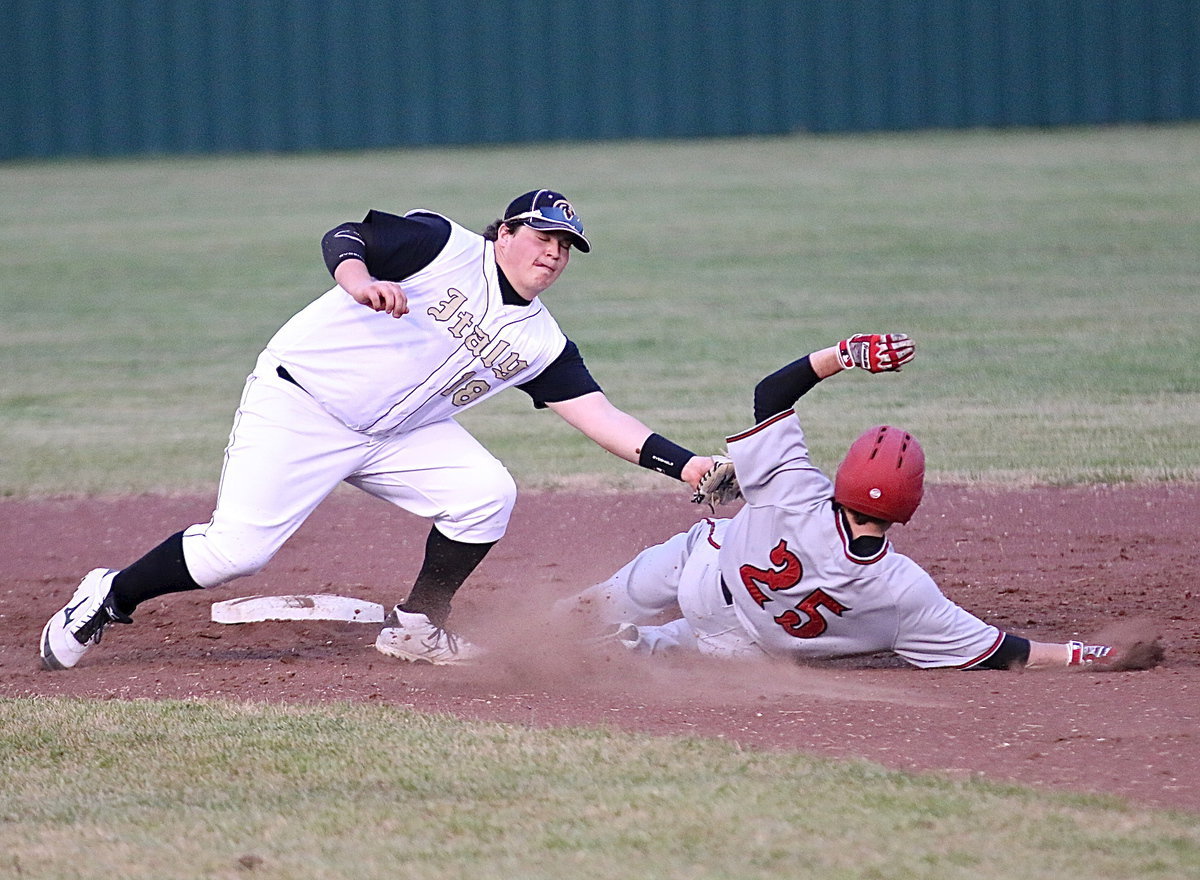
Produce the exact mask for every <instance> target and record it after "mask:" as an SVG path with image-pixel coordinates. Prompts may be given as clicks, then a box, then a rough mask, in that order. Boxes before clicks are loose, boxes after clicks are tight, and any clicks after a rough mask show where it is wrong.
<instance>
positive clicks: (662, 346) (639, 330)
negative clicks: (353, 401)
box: [0, 126, 1200, 496]
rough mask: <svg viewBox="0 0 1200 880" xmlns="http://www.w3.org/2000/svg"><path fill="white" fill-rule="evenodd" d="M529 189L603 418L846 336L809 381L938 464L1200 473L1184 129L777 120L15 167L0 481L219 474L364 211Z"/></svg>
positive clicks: (738, 417)
mask: <svg viewBox="0 0 1200 880" xmlns="http://www.w3.org/2000/svg"><path fill="white" fill-rule="evenodd" d="M542 184H549V185H553V186H555V187H558V188H561V189H563V190H564V191H566V192H567V194H568V195H570V196H571V198H572V199H574V200H575V202H576V204H577V206H578V208H579V210H580V211H581V213H582V215H583V217H584V219H585V221H586V222H587V226H588V231H589V234H590V235H591V236H592V238H593V241H594V242H595V249H594V251H593V252H592V253H591V254H588V255H582V254H577V255H576V256H575V259H574V260H573V262H572V265H571V266H570V268H569V269H568V270H567V274H566V275H565V276H564V278H563V280H562V281H560V282H559V284H558V285H557V286H556V287H554V288H552V289H551V290H550V291H549V292H548V293H547V294H546V298H547V302H548V303H549V304H550V306H551V308H552V310H553V311H554V313H555V315H556V316H557V317H558V319H559V321H560V323H561V324H562V325H563V326H564V328H565V329H566V330H567V332H568V334H569V335H570V336H572V338H574V339H575V340H576V341H577V342H578V343H579V344H580V347H581V348H582V350H583V352H584V356H585V358H586V359H587V361H588V364H589V366H590V368H591V369H592V371H593V373H594V374H595V375H596V376H597V378H598V379H599V380H600V382H601V384H602V385H603V386H604V388H605V390H606V391H607V392H608V394H609V396H610V397H611V398H612V399H613V400H614V401H615V402H616V403H617V404H618V405H619V406H621V407H622V408H624V409H627V410H629V411H631V412H634V413H635V414H637V415H639V416H640V417H642V418H643V420H645V421H647V423H649V424H651V425H652V426H653V427H655V428H656V429H658V430H660V431H662V432H663V433H665V434H667V435H668V436H670V437H672V438H674V439H677V440H678V441H679V442H682V443H685V444H687V445H690V446H693V447H695V448H698V449H709V448H716V447H718V446H719V445H720V444H721V443H722V441H723V438H724V437H725V436H726V435H727V434H729V433H732V432H734V431H737V430H739V429H741V428H743V427H745V426H746V425H747V422H748V421H749V419H750V403H749V400H750V389H751V388H752V387H753V385H754V383H755V382H756V381H757V380H758V379H759V378H761V377H762V376H763V375H765V374H766V373H768V372H770V371H771V370H773V369H775V368H776V367H778V366H780V365H782V364H783V363H786V362H787V361H788V360H791V359H792V358H794V357H798V356H799V355H802V354H805V353H807V352H808V351H810V350H812V349H814V348H817V347H821V346H823V345H826V344H829V343H831V342H834V341H836V340H837V339H839V338H841V337H843V336H845V335H847V334H849V333H851V332H855V331H859V330H885V331H886V330H903V331H906V332H908V333H910V334H912V335H913V336H914V337H915V338H916V339H917V340H918V344H919V345H920V351H919V354H918V359H917V361H916V362H915V363H914V364H913V365H912V366H911V367H910V368H908V369H907V370H905V372H904V373H903V374H902V375H898V376H879V377H868V376H864V375H861V374H856V375H852V376H847V377H840V378H839V379H838V380H837V381H835V382H831V383H828V384H827V385H826V386H824V387H822V388H821V389H820V390H819V391H818V392H817V393H814V394H813V395H810V397H808V398H806V400H805V401H804V413H805V418H806V422H807V424H808V425H809V427H810V435H811V438H812V440H813V443H814V452H815V454H816V456H817V458H818V461H819V462H820V463H824V464H826V465H827V466H830V465H832V464H834V463H835V462H836V459H837V456H838V453H839V451H840V450H841V449H843V448H844V446H845V444H846V443H847V442H848V441H849V440H850V439H852V438H853V437H854V436H856V435H857V434H858V433H859V431H861V430H862V429H863V428H865V427H867V426H868V425H871V424H876V423H878V422H882V421H887V422H892V423H897V424H902V425H903V426H905V427H907V428H909V429H910V430H912V431H914V432H916V433H917V434H918V436H919V437H921V439H922V440H923V441H924V444H925V446H926V451H927V453H928V458H929V465H930V468H931V471H932V473H931V476H932V478H933V479H935V480H941V481H970V482H982V483H1010V482H1014V481H1015V482H1043V483H1072V482H1116V481H1130V480H1137V481H1144V480H1189V481H1190V480H1196V479H1200V451H1198V449H1200V447H1198V444H1197V443H1196V439H1195V438H1196V436H1197V428H1200V379H1198V378H1197V373H1196V370H1195V363H1194V362H1195V360H1196V353H1197V351H1198V346H1197V342H1196V340H1197V339H1198V338H1200V295H1198V293H1197V291H1198V290H1200V247H1198V246H1197V243H1198V242H1200V209H1198V208H1197V205H1200V127H1195V126H1187V127H1174V128H1161V129H1111V130H1109V129H1104V130H1070V131H1054V132H1006V133H994V132H966V133H938V134H920V135H904V136H900V135H895V136H878V137H787V138H770V139H761V140H730V141H713V142H687V143H618V144H588V145H571V146H553V147H542V148H521V149H518V148H506V149H497V148H493V149H459V150H436V151H435V150H429V151H412V152H392V153H371V154H353V155H321V156H295V157H292V156H289V157H283V156H270V157H252V158H236V159H169V160H166V159H165V160H158V161H137V162H132V161H130V162H99V163H36V164H15V165H7V166H3V167H2V168H0V193H2V194H3V198H0V315H2V316H3V331H4V332H3V334H2V335H0V358H2V362H3V365H4V369H3V371H2V373H0V418H2V419H3V423H4V425H5V431H4V432H3V435H2V438H0V494H4V495H9V496H12V495H16V496H21V495H29V494H34V495H40V494H56V493H64V492H67V493H119V492H129V491H190V490H196V491H211V490H212V487H213V485H214V484H215V480H216V476H217V471H218V467H219V462H220V454H221V449H222V448H223V446H224V443H225V440H226V437H227V435H228V430H229V425H230V423H231V420H232V414H233V411H234V408H235V407H236V405H237V400H238V397H239V395H240V391H241V383H242V380H243V378H244V377H245V375H246V373H247V372H248V371H249V369H250V367H251V366H252V365H253V362H254V358H255V356H256V355H257V353H258V351H259V350H260V349H261V348H262V346H263V345H264V343H265V342H266V340H267V339H268V338H269V337H270V336H271V334H272V333H274V331H275V330H276V329H277V328H278V327H279V325H281V324H282V323H283V322H284V321H285V320H286V319H287V318H288V317H290V316H291V314H292V313H294V312H295V311H297V310H298V309H299V308H301V307H302V306H303V305H304V304H306V303H307V302H309V301H310V300H311V299H313V298H315V297H316V296H317V295H319V294H320V293H321V292H323V291H324V290H325V289H326V288H327V287H328V286H329V285H330V283H331V281H330V279H329V276H328V273H327V272H326V271H325V268H324V266H323V264H322V262H321V259H320V251H319V242H320V238H321V235H322V234H323V233H324V232H325V231H326V230H327V229H329V228H330V227H332V226H334V225H336V224H337V223H339V222H341V221H343V220H346V219H357V218H358V217H360V216H361V215H362V214H363V213H365V211H366V210H367V208H369V207H378V208H382V209H390V210H393V211H404V210H408V209H411V208H415V207H429V208H433V209H436V210H440V211H442V212H444V213H447V214H449V215H451V216H453V217H455V218H456V219H459V220H461V221H462V222H464V223H466V224H467V225H469V226H472V227H475V228H482V226H483V225H485V224H486V223H487V222H489V221H490V220H491V219H493V218H494V216H495V215H496V214H497V213H498V212H499V211H500V210H501V209H502V207H503V205H504V204H506V203H507V201H508V199H509V198H510V197H511V196H512V195H513V194H515V193H517V192H520V191H522V190H524V189H527V188H533V187H536V186H539V185H542ZM464 422H466V423H467V424H468V425H469V426H470V427H471V428H472V429H473V430H474V431H476V432H477V433H478V435H479V436H480V437H481V439H483V440H484V442H485V443H486V444H487V445H488V446H489V447H490V448H492V449H493V450H494V451H495V452H496V453H497V454H498V455H499V456H500V457H501V458H502V459H503V460H504V461H506V462H507V463H508V464H509V466H510V469H511V470H512V471H513V473H514V474H515V475H516V476H517V478H518V481H519V482H520V483H521V484H522V485H523V486H525V487H526V488H536V487H542V488H546V487H555V486H562V485H599V484H601V483H602V482H611V481H613V480H617V481H621V482H623V483H624V484H626V485H636V486H661V485H662V482H661V478H657V477H654V476H653V475H649V474H646V473H642V472H639V471H637V470H636V469H633V468H629V467H627V466H626V465H625V464H624V463H623V462H620V461H617V460H616V459H614V458H612V457H611V456H607V455H605V454H603V453H599V452H598V451H597V450H596V449H595V447H594V446H592V444H591V443H590V442H589V441H587V440H585V439H584V438H582V437H581V436H580V435H577V434H576V433H575V432H573V431H571V430H570V429H569V428H567V427H566V426H565V425H563V424H562V423H561V422H559V421H558V420H557V419H556V418H555V417H554V416H553V415H551V414H549V413H546V412H539V413H533V412H531V411H530V407H529V404H528V401H527V399H526V398H525V396H524V395H522V394H520V393H519V392H517V393H513V394H510V395H505V396H502V397H501V398H500V399H499V400H498V401H494V402H491V403H489V404H487V405H486V406H484V407H480V408H478V409H476V410H473V411H470V412H468V413H467V414H466V415H465V416H464Z"/></svg>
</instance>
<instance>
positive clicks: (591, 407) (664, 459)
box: [546, 391, 713, 489]
mask: <svg viewBox="0 0 1200 880" xmlns="http://www.w3.org/2000/svg"><path fill="white" fill-rule="evenodd" d="M546 405H547V406H548V407H549V408H550V409H551V410H552V411H553V412H554V413H555V414H556V415H558V416H559V417H561V418H562V419H563V421H565V422H566V423H567V424H569V425H570V426H571V427H573V428H574V429H575V430H577V431H579V432H580V433H581V434H583V435H584V436H585V437H587V438H589V439H590V440H591V441H592V442H594V443H596V444H597V445H599V446H600V447H602V448H603V449H606V450H608V451H609V452H611V453H612V454H613V455H615V456H617V457H618V458H623V459H625V460H626V461H628V462H631V463H633V464H638V465H641V466H642V467H645V468H649V469H650V470H655V471H658V472H659V473H661V474H666V475H667V476H670V477H675V478H676V479H679V480H682V481H683V482H685V483H687V484H688V485H689V486H691V487H692V488H693V489H695V488H696V486H697V485H698V484H699V482H700V478H701V477H703V476H704V474H705V473H707V472H708V470H709V468H711V467H712V466H713V459H712V458H711V457H710V456H707V455H696V454H694V453H693V452H692V451H691V450H688V449H684V448H683V447H682V446H679V445H677V444H675V443H672V442H671V441H670V440H667V439H666V438H665V437H663V436H661V435H660V434H655V433H654V432H653V431H651V430H650V428H648V427H647V426H646V425H645V424H643V422H642V421H641V420H640V419H638V418H635V417H634V416H631V415H630V414H629V413H627V412H625V411H624V410H621V409H618V408H617V407H616V406H614V405H613V404H612V402H611V401H610V400H609V399H608V397H607V396H605V394H604V392H602V391H593V392H591V393H589V394H583V395H580V396H579V397H575V398H572V399H571V400H563V401H558V402H550V403H547V404H546Z"/></svg>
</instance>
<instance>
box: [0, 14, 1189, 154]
mask: <svg viewBox="0 0 1200 880" xmlns="http://www.w3.org/2000/svg"><path fill="white" fill-rule="evenodd" d="M0 34H2V35H3V36H0V41H2V42H0V49H2V51H3V62H2V63H0V159H12V158H20V157H47V156H111V155H124V154H144V153H208V152H233V151H237V152H243V151H294V150H324V149H355V148H363V147H390V146H404V145H425V144H447V143H477V142H483V143H489V142H493V143H495V142H522V141H544V140H576V139H607V138H631V137H638V138H657V137H693V136H723V135H739V134H756V133H763V134H769V133H780V132H790V131H797V130H810V131H821V132H832V131H866V130H879V129H914V128H928V127H963V126H1008V125H1064V124H1078V123H1083V124H1096V123H1122V122H1148V121H1168V120H1180V119H1196V118H1200V0H453V2H447V0H391V2H388V0H343V2H340V3H333V2H329V0H324V2H318V0H40V2H35V0H0Z"/></svg>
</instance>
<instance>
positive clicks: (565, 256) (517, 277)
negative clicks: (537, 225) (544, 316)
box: [496, 225, 571, 302]
mask: <svg viewBox="0 0 1200 880" xmlns="http://www.w3.org/2000/svg"><path fill="white" fill-rule="evenodd" d="M570 259H571V236H570V234H569V233H566V232H557V231H553V230H549V231H547V230H542V229H533V228H532V227H529V226H524V225H522V226H518V227H517V229H516V231H515V232H509V231H508V227H506V226H501V227H500V230H499V233H498V236H497V238H496V262H497V263H499V264H500V268H501V269H503V270H504V274H505V276H507V278H508V280H509V282H510V283H511V284H512V286H513V288H514V289H515V290H516V291H517V293H519V294H521V296H523V297H524V298H525V299H527V300H529V301H531V302H532V301H533V300H534V299H535V298H536V297H537V296H538V295H539V294H540V293H541V292H542V291H544V290H545V289H546V288H548V287H549V286H550V285H551V284H553V283H554V282H555V281H557V280H558V276H559V275H561V274H562V272H563V269H565V268H567V263H568V262H569V261H570Z"/></svg>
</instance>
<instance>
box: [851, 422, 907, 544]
mask: <svg viewBox="0 0 1200 880" xmlns="http://www.w3.org/2000/svg"><path fill="white" fill-rule="evenodd" d="M924 493H925V451H924V450H923V449H922V448H921V444H920V443H918V442H917V438H916V437H914V436H913V435H912V434H910V433H908V432H907V431H905V430H903V429H902V428H893V427H891V426H890V425H877V426H875V427H874V428H868V429H867V430H866V431H864V432H863V433H862V434H860V435H859V437H858V439H857V440H855V441H854V442H853V443H852V444H851V445H850V449H849V450H848V451H847V452H846V456H845V458H843V459H842V463H841V464H840V465H838V471H837V477H836V479H835V480H834V485H833V499H834V500H835V501H836V502H838V503H839V504H841V505H842V506H844V507H848V508H850V509H851V510H857V511H858V512H859V513H865V514H866V515H867V516H873V517H875V518H877V519H882V520H886V521H888V522H898V523H906V522H908V521H909V520H910V519H912V515H913V514H914V513H915V512H916V510H917V507H918V505H920V503H921V497H922V495H924Z"/></svg>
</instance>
